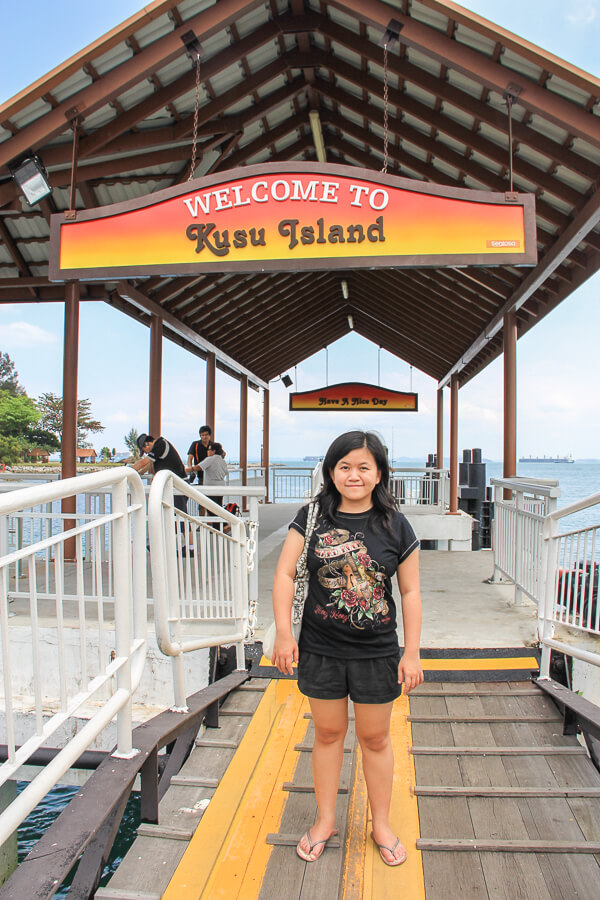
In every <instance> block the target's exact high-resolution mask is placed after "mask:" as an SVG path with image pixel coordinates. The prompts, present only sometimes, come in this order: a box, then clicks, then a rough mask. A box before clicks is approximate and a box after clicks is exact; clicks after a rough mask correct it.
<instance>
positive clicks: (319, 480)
mask: <svg viewBox="0 0 600 900" xmlns="http://www.w3.org/2000/svg"><path fill="white" fill-rule="evenodd" d="M322 487H323V460H322V459H320V460H319V462H318V463H317V464H316V466H315V467H314V469H313V470H312V472H311V476H310V497H316V496H317V494H318V493H319V491H320V490H321V488H322Z"/></svg>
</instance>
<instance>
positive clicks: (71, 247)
mask: <svg viewBox="0 0 600 900" xmlns="http://www.w3.org/2000/svg"><path fill="white" fill-rule="evenodd" d="M536 261H537V251H536V241H535V200H534V197H533V195H529V194H506V195H505V194H497V193H489V192H484V191H470V190H466V189H463V188H446V187H442V186H440V185H432V184H425V183H422V182H415V181H413V180H410V179H406V178H399V177H396V176H393V175H383V174H381V173H376V172H372V171H370V170H367V169H358V168H354V167H352V166H338V165H322V164H320V163H289V164H288V163H285V164H284V163H273V164H271V165H266V166H248V167H245V168H242V169H236V170H233V171H229V172H224V173H221V174H218V175H211V176H209V177H206V178H200V179H196V180H195V181H191V182H188V183H187V184H185V185H178V186H177V187H174V188H168V189H167V190H165V191H160V192H157V193H156V194H151V195H149V196H147V197H143V198H138V199H136V200H133V201H128V202H126V203H118V204H115V205H113V206H106V207H101V208H99V209H95V210H83V211H77V213H76V216H75V218H67V217H66V215H64V214H61V215H56V216H53V217H52V221H51V232H50V267H49V278H50V280H51V281H64V280H67V279H75V278H81V279H85V280H94V279H97V280H100V279H102V280H104V279H107V278H124V277H129V276H136V275H148V274H153V273H154V274H161V275H175V274H178V275H184V274H197V273H203V272H223V271H236V270H237V271H246V272H251V271H257V270H258V271H271V272H272V271H280V270H282V269H303V268H304V269H307V268H308V269H330V268H336V267H338V268H344V269H348V268H358V267H360V268H364V267H376V266H378V267H390V266H441V265H468V264H474V265H500V264H511V265H533V264H535V262H536Z"/></svg>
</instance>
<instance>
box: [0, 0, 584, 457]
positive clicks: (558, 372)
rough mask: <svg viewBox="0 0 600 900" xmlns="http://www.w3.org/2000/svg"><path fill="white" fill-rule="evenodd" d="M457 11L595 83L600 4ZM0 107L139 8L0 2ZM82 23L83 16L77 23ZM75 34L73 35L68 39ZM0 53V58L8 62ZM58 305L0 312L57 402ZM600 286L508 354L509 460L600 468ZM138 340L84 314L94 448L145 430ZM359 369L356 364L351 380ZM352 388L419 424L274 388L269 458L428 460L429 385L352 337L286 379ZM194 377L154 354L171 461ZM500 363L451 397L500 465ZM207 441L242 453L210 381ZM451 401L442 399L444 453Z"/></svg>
mask: <svg viewBox="0 0 600 900" xmlns="http://www.w3.org/2000/svg"><path fill="white" fill-rule="evenodd" d="M464 6H465V7H466V8H468V9H470V10H472V11H474V12H476V13H479V14H480V15H482V16H484V17H486V18H488V19H490V20H492V21H494V22H496V23H497V24H499V25H501V26H502V27H504V28H506V29H508V30H510V31H513V32H514V33H516V34H517V35H519V36H521V37H523V38H525V39H527V40H528V41H530V42H532V43H534V44H537V45H539V46H540V47H542V48H543V49H545V50H548V51H550V52H552V53H554V54H556V55H557V56H560V57H562V58H563V59H565V60H568V61H569V62H570V63H572V64H574V65H577V66H579V67H580V68H582V69H584V70H586V71H588V72H590V73H591V74H593V75H595V76H597V77H598V76H600V53H599V51H598V47H600V0H578V2H574V0H566V2H565V0H563V2H558V0H527V2H526V3H525V2H523V0H504V2H503V3H502V4H499V3H497V2H492V0H471V2H469V3H465V4H464ZM1 8H2V44H3V52H2V54H0V103H2V102H4V101H5V100H7V99H9V98H10V97H12V96H14V95H15V94H16V93H18V92H19V91H20V90H22V89H23V88H24V87H26V86H27V85H29V84H31V83H32V82H33V81H35V80H36V79H37V78H39V77H41V76H42V75H44V74H46V73H47V72H48V71H50V70H51V69H52V68H54V66H56V65H58V64H59V63H61V62H63V61H64V60H66V59H67V58H68V57H69V56H71V55H72V54H74V53H76V52H77V51H78V50H80V49H82V48H83V47H84V46H86V45H87V44H88V43H91V42H92V41H93V40H95V39H96V38H97V37H99V36H100V35H101V34H103V33H105V32H106V31H108V30H109V29H111V28H113V27H114V26H115V25H117V24H119V23H120V22H122V21H123V20H124V19H126V18H127V17H128V16H130V15H132V14H133V13H135V12H137V11H138V10H139V9H140V8H141V3H140V0H137V2H129V0H103V2H102V3H99V4H87V3H86V4H82V3H81V0H54V2H53V3H48V2H47V0H43V2H41V0H30V2H29V3H27V4H26V5H24V6H21V5H20V4H9V3H8V0H3V2H2V3H1ZM82 10H85V14H82ZM74 23H76V27H74ZM7 48H9V49H8V50H7ZM63 327H64V319H63V306H62V304H54V303H51V304H21V305H16V304H14V305H12V304H6V305H1V306H0V351H3V352H7V353H8V354H9V355H10V357H11V358H12V360H13V361H14V363H15V365H16V368H17V371H18V373H19V379H20V382H21V384H22V385H23V386H24V387H25V389H26V391H27V393H28V394H29V395H30V396H32V397H37V396H39V394H41V393H42V392H44V391H51V392H53V393H57V394H60V393H62V340H63ZM599 334H600V273H599V274H597V275H596V276H595V277H593V278H591V279H590V280H588V282H587V283H586V284H585V285H584V286H583V287H581V288H580V289H579V290H577V291H575V292H574V293H573V294H572V295H571V296H570V297H569V298H568V299H567V300H565V301H563V303H561V304H560V305H559V306H558V307H557V308H556V309H555V310H554V311H553V312H551V313H550V314H549V315H548V316H547V317H546V318H545V319H544V320H543V321H542V322H540V323H539V324H538V325H537V326H535V328H533V329H532V330H531V331H530V332H528V333H527V334H526V335H524V336H523V337H522V338H521V339H520V340H519V342H518V344H517V379H518V396H517V408H518V428H517V431H518V444H517V452H518V454H519V455H529V454H531V455H542V454H551V455H556V454H560V455H562V454H567V453H571V454H572V455H573V456H574V457H575V458H589V457H596V458H597V457H600V390H598V387H599V386H600V378H599V372H598V368H599V366H598V335H599ZM148 357H149V331H148V329H146V328H145V327H144V326H142V325H139V324H138V323H136V322H134V321H133V320H132V319H130V318H129V317H127V316H124V315H122V314H119V313H117V312H116V311H115V310H114V309H112V307H109V306H108V305H106V304H104V303H89V302H88V303H85V302H84V303H82V304H81V312H80V346H79V396H80V397H86V398H89V399H90V400H91V404H92V412H93V415H94V417H95V418H98V419H100V421H101V422H102V423H103V424H104V425H105V428H106V430H105V431H104V432H103V433H101V434H99V435H96V436H93V437H92V438H91V440H92V442H93V444H94V446H95V447H96V448H97V449H100V448H101V447H102V446H104V445H107V446H109V447H110V448H112V447H115V448H116V449H117V451H118V452H120V451H124V450H125V445H124V440H123V437H124V435H125V434H126V433H127V432H128V431H129V429H130V428H132V427H135V428H137V430H138V431H139V432H141V431H145V430H147V427H148V426H147V414H148ZM357 360H360V363H359V366H358V367H357ZM327 372H328V383H329V384H336V383H340V382H343V381H350V380H357V378H359V379H360V380H361V381H364V382H367V383H370V384H377V383H378V379H379V377H380V383H381V384H382V385H383V386H385V387H389V388H392V389H394V390H401V391H402V390H414V391H417V392H418V394H419V411H418V413H396V414H395V413H375V412H374V413H367V414H365V413H362V414H360V413H342V412H339V413H336V414H334V415H324V414H323V413H322V412H315V413H307V412H296V413H290V412H289V410H288V391H287V390H286V389H285V388H284V387H283V385H282V383H281V382H280V381H275V382H273V383H272V384H271V458H272V459H277V458H298V457H303V456H305V455H322V454H324V452H325V450H326V449H327V446H328V444H329V443H330V442H331V440H332V439H333V438H334V437H335V436H336V435H337V434H339V433H341V432H342V431H346V430H349V429H354V428H366V429H373V430H376V431H378V432H380V434H382V435H383V437H384V439H385V440H386V441H387V443H388V446H389V447H390V450H391V451H392V455H393V457H394V458H399V457H406V458H411V459H423V460H425V459H426V457H427V454H428V453H431V452H433V451H434V450H435V444H436V389H437V384H436V382H435V381H434V380H433V379H431V378H429V377H428V376H427V375H425V374H423V373H422V372H419V371H417V370H412V371H411V369H410V367H409V366H408V365H407V364H406V363H405V362H404V361H402V360H399V359H397V358H396V357H394V356H392V355H391V354H389V353H387V352H386V351H384V350H382V351H379V350H378V348H377V347H376V346H375V345H374V344H372V343H370V342H369V341H367V340H366V339H364V338H361V337H360V336H358V335H356V334H354V333H352V334H349V335H348V336H346V337H345V338H343V339H342V340H340V341H338V342H336V343H335V344H333V345H332V346H331V347H330V348H329V350H328V351H325V350H322V351H320V352H319V353H318V354H316V355H315V356H313V357H311V358H310V359H308V360H306V361H305V362H303V363H302V364H301V365H299V366H298V367H297V369H296V370H292V371H290V373H289V374H290V376H291V377H292V379H293V380H294V386H293V388H292V390H294V389H295V390H299V391H306V390H310V389H313V388H317V387H321V386H323V385H324V384H325V383H326V373H327ZM204 397H205V364H204V363H203V361H202V360H199V359H197V358H196V357H193V356H191V355H190V354H188V353H186V352H185V351H183V350H182V349H181V348H179V347H176V346H175V345H174V344H173V343H171V342H170V341H168V340H165V341H164V345H163V395H162V410H163V427H162V432H163V434H165V435H166V436H167V437H168V438H169V439H170V440H171V441H172V442H173V443H174V444H175V446H176V447H177V448H178V449H179V451H180V453H181V454H182V455H184V454H185V452H186V451H187V447H188V446H189V444H190V443H191V442H192V440H194V439H195V438H196V435H197V433H198V428H199V426H200V425H201V424H203V421H204V415H205V404H204ZM502 402H503V395H502V360H501V359H498V360H496V361H495V362H494V363H492V364H491V365H490V366H488V367H487V369H485V370H484V372H482V373H481V374H480V375H479V376H477V377H476V378H475V379H473V380H472V381H471V382H469V384H467V385H466V386H465V387H464V388H462V389H461V390H460V392H459V441H458V443H459V448H460V449H462V448H470V447H481V448H482V450H483V454H484V457H486V458H488V459H501V458H502ZM216 407H217V420H216V428H215V437H216V438H217V439H218V440H220V441H221V442H222V443H223V445H224V447H225V449H226V450H227V451H228V459H229V460H235V459H237V458H238V454H239V383H238V382H237V381H234V380H233V379H231V378H229V377H227V376H226V375H224V374H222V373H218V375H217V393H216ZM448 424H449V395H448V392H447V391H446V399H445V441H444V443H445V449H446V453H447V452H448V443H449V438H448ZM261 442H262V402H261V395H259V394H258V393H257V392H255V391H250V402H249V435H248V452H249V457H250V458H251V459H258V458H259V457H260V448H261Z"/></svg>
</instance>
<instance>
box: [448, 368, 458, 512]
mask: <svg viewBox="0 0 600 900" xmlns="http://www.w3.org/2000/svg"><path fill="white" fill-rule="evenodd" d="M448 511H449V513H450V515H457V514H458V375H452V376H451V378H450V508H449V510H448Z"/></svg>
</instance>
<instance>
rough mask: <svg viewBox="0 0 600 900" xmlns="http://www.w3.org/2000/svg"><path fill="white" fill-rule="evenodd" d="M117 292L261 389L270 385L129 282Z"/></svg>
mask: <svg viewBox="0 0 600 900" xmlns="http://www.w3.org/2000/svg"><path fill="white" fill-rule="evenodd" d="M116 290H117V292H118V294H119V295H120V296H121V297H123V299H124V300H129V302H130V303H132V304H133V305H134V306H137V307H138V309H141V310H142V311H143V312H145V313H148V312H149V313H151V314H153V315H156V316H159V318H161V319H162V320H163V323H164V325H165V326H166V327H168V328H170V329H171V330H172V331H175V332H176V333H178V334H180V335H181V337H183V338H184V339H185V340H187V341H189V342H190V343H191V344H193V345H194V346H196V347H199V348H200V349H202V350H204V351H206V352H209V353H214V354H215V356H216V357H217V359H219V360H220V361H221V362H222V363H224V364H225V365H226V366H229V367H230V368H231V369H232V370H233V371H235V372H237V373H238V374H245V375H248V378H249V379H250V380H251V381H254V382H256V383H257V384H259V385H260V386H261V387H268V384H266V382H264V381H263V380H262V378H259V377H258V375H255V374H254V373H253V372H251V371H250V370H249V369H247V368H246V367H245V366H242V365H240V364H239V363H237V362H236V361H235V360H234V359H232V358H231V357H229V356H228V355H227V354H226V353H223V351H222V350H220V349H219V347H215V346H214V344H212V343H211V342H210V341H207V340H206V339H205V338H203V337H202V336H201V335H200V334H198V333H197V332H196V331H194V330H193V329H191V328H189V327H188V326H187V325H185V324H184V323H183V322H180V321H179V319H177V318H176V317H175V316H173V315H171V314H170V313H167V312H165V310H164V309H163V308H162V306H160V304H159V303H156V302H155V301H154V300H151V299H150V297H147V296H146V295H145V294H143V293H142V292H141V291H140V290H138V288H136V287H134V285H133V284H131V283H130V282H128V281H119V282H118V283H117V286H116Z"/></svg>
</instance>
